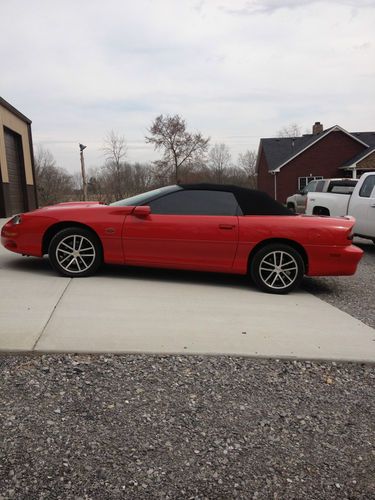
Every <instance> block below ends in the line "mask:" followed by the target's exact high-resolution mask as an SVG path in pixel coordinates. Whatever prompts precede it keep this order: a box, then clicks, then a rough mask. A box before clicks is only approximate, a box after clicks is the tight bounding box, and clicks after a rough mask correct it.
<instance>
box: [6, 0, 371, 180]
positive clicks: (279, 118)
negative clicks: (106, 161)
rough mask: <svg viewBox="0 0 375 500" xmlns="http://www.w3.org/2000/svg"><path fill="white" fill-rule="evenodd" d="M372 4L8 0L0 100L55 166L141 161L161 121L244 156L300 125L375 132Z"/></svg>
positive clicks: (357, 0) (362, 0)
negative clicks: (116, 152)
mask: <svg viewBox="0 0 375 500" xmlns="http://www.w3.org/2000/svg"><path fill="white" fill-rule="evenodd" d="M374 26H375V0H325V1H324V2H319V1H316V0H247V1H246V0H136V1H134V0H133V1H130V0H105V1H103V0H101V1H98V0H87V1H83V0H81V1H78V2H77V1H73V0H64V1H61V0H58V1H55V0H49V1H40V0H39V1H38V0H19V1H14V2H5V1H4V0H1V32H0V39H1V43H0V64H1V66H0V67H1V69H0V95H1V96H2V97H3V98H4V99H6V100H7V101H9V102H10V103H11V104H12V105H14V106H15V107H16V108H17V109H19V110H20V111H21V112H22V113H24V114H25V115H26V116H28V117H29V118H30V119H31V120H32V121H33V136H34V143H35V144H36V145H37V144H42V145H43V146H45V147H46V148H48V149H50V151H51V152H52V153H53V155H54V156H55V158H56V160H57V162H58V164H59V165H60V166H62V167H64V168H66V169H67V170H69V171H70V172H74V171H76V170H78V169H79V150H78V143H79V142H82V143H84V144H87V146H88V147H87V149H86V151H85V155H86V156H85V157H86V163H87V165H88V166H89V167H90V166H100V165H101V164H102V163H103V154H102V152H101V147H102V144H103V138H104V137H105V135H106V134H107V133H108V131H110V130H111V129H113V130H115V131H116V132H118V133H119V134H121V135H124V136H125V137H126V139H127V142H128V148H129V149H128V159H129V160H130V161H149V160H153V159H156V158H158V154H157V153H154V151H153V149H152V146H150V145H146V144H145V142H144V136H145V135H146V133H147V128H148V127H149V126H150V124H151V122H152V120H153V119H154V118H155V117H156V116H157V115H158V114H160V113H164V114H166V113H169V114H175V113H178V114H180V115H182V116H183V117H184V118H185V119H186V121H187V123H188V127H189V128H190V129H191V130H199V131H201V132H202V133H203V134H205V135H206V136H210V137H211V143H212V144H214V143H216V142H217V143H221V142H224V143H226V144H227V145H228V146H229V147H230V149H231V152H232V155H233V159H236V157H237V155H238V153H240V152H244V151H245V150H246V149H256V148H257V147H258V143H259V138H260V137H272V136H275V135H276V134H277V131H278V130H279V129H280V128H281V127H283V126H285V125H288V124H289V123H291V122H296V123H298V124H300V125H301V126H302V128H303V131H304V132H305V131H306V130H307V129H309V130H310V129H311V125H312V124H313V122H315V121H321V122H322V123H323V125H324V127H325V128H326V127H329V126H332V125H334V124H338V125H340V126H342V127H343V128H345V129H347V130H349V131H365V130H375V35H374V33H375V31H374Z"/></svg>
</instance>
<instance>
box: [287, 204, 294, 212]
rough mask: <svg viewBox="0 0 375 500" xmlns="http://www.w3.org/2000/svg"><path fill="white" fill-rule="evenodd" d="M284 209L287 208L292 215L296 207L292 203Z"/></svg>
mask: <svg viewBox="0 0 375 500" xmlns="http://www.w3.org/2000/svg"><path fill="white" fill-rule="evenodd" d="M286 208H288V209H289V210H290V211H291V212H292V213H293V214H295V213H296V207H295V205H294V203H288V205H287V206H286Z"/></svg>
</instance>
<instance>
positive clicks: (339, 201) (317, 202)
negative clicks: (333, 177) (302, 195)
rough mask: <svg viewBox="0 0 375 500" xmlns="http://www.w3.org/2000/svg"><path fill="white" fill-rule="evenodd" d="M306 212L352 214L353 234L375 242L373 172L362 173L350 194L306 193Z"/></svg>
mask: <svg viewBox="0 0 375 500" xmlns="http://www.w3.org/2000/svg"><path fill="white" fill-rule="evenodd" d="M306 214H309V215H328V216H334V217H338V216H339V217H340V216H344V215H352V216H353V217H354V218H355V220H356V223H355V225H354V234H355V235H357V236H361V237H362V238H368V239H370V240H372V241H373V242H374V243H375V172H369V173H367V174H363V175H362V176H361V178H360V179H359V181H358V183H357V185H356V186H355V188H354V190H353V192H352V194H343V193H342V192H341V193H335V192H334V190H332V191H331V192H330V193H308V194H307V204H306Z"/></svg>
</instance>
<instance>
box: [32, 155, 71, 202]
mask: <svg viewBox="0 0 375 500" xmlns="http://www.w3.org/2000/svg"><path fill="white" fill-rule="evenodd" d="M34 164H35V177H36V186H37V191H38V200H39V204H40V205H41V206H46V205H53V204H54V203H58V202H61V201H66V200H67V199H69V198H70V197H71V195H72V191H73V177H72V176H71V175H70V174H68V172H66V171H65V170H64V169H63V168H60V167H57V166H56V161H55V159H54V157H53V155H52V153H51V152H50V151H49V150H48V149H44V148H43V147H42V146H38V148H37V149H36V152H35V155H34Z"/></svg>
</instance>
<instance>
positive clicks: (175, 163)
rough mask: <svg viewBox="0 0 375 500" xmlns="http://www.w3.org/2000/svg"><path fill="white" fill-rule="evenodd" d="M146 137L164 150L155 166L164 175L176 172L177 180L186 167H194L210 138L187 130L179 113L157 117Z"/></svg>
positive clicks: (158, 148)
mask: <svg viewBox="0 0 375 500" xmlns="http://www.w3.org/2000/svg"><path fill="white" fill-rule="evenodd" d="M148 132H149V133H150V135H149V136H146V137H145V140H146V143H150V144H153V145H154V148H155V150H161V151H162V152H163V158H162V160H159V161H158V162H155V167H156V168H157V169H158V170H160V171H161V172H162V173H163V176H164V175H170V174H171V172H173V174H174V178H175V181H176V182H179V180H180V173H181V170H182V168H183V167H184V168H185V170H186V167H194V164H196V163H197V162H199V160H200V159H201V158H202V156H204V154H205V153H206V151H207V148H208V143H209V140H210V139H209V138H204V137H203V136H202V134H201V133H200V132H195V133H191V132H188V131H187V130H186V122H185V120H184V119H183V118H181V117H180V116H179V115H174V116H169V115H166V116H163V115H159V116H157V117H156V118H155V120H154V122H153V123H152V125H151V128H150V129H149V130H148Z"/></svg>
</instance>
